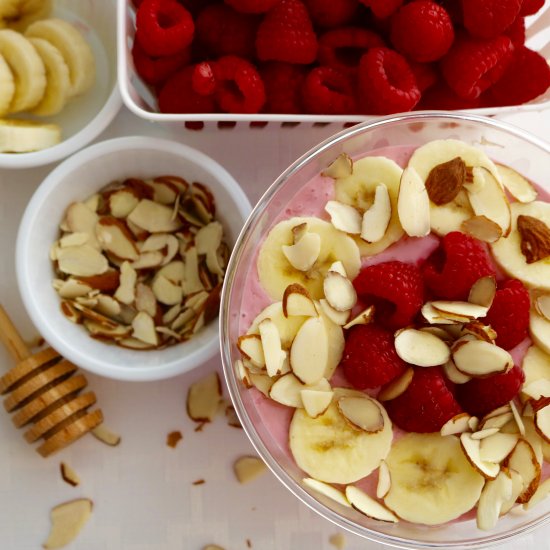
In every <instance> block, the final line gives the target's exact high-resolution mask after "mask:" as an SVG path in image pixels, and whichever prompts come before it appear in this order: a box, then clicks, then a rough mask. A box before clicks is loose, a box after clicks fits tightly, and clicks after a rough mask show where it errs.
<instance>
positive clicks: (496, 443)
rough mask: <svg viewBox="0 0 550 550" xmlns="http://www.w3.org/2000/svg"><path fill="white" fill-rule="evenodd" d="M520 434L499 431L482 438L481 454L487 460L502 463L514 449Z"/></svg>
mask: <svg viewBox="0 0 550 550" xmlns="http://www.w3.org/2000/svg"><path fill="white" fill-rule="evenodd" d="M517 442H518V436H517V435H514V434H503V433H500V432H499V431H498V430H497V433H494V434H493V435H491V436H489V437H486V438H484V439H482V440H481V443H480V445H479V456H480V458H481V460H484V461H486V462H496V463H498V464H500V463H501V462H502V461H503V460H504V459H505V458H506V457H507V456H508V455H509V454H510V453H511V452H512V451H513V449H514V447H515V446H516V443H517Z"/></svg>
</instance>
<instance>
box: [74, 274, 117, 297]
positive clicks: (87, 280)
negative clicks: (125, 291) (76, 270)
mask: <svg viewBox="0 0 550 550" xmlns="http://www.w3.org/2000/svg"><path fill="white" fill-rule="evenodd" d="M78 279H79V280H80V281H81V282H82V283H84V284H86V285H88V286H91V287H92V288H94V289H96V290H100V291H101V292H111V291H115V290H116V289H117V288H118V285H119V284H120V274H119V272H118V271H116V270H114V269H109V270H108V271H106V272H105V273H102V274H101V275H92V276H91V277H79V278H78Z"/></svg>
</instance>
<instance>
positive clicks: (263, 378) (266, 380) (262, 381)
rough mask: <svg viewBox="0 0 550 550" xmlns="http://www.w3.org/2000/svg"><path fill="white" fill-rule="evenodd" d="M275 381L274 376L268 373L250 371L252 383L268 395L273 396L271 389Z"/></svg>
mask: <svg viewBox="0 0 550 550" xmlns="http://www.w3.org/2000/svg"><path fill="white" fill-rule="evenodd" d="M274 382H275V381H274V380H273V378H271V377H270V376H267V374H257V373H253V372H251V373H250V383H251V384H252V385H253V386H254V387H255V388H256V389H257V390H258V391H259V392H261V393H263V394H264V395H265V396H266V397H271V395H270V390H271V387H272V386H273V384H274Z"/></svg>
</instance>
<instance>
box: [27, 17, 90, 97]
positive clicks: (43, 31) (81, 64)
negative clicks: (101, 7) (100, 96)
mask: <svg viewBox="0 0 550 550" xmlns="http://www.w3.org/2000/svg"><path fill="white" fill-rule="evenodd" d="M25 36H27V37H28V38H42V39H44V40H46V41H48V42H50V43H51V44H52V45H53V46H55V47H56V48H57V49H58V50H59V51H60V52H61V55H62V56H63V59H64V60H65V62H66V63H67V66H68V67H69V75H70V78H71V91H70V95H71V97H73V96H76V95H79V94H82V93H84V92H85V91H87V90H88V89H89V88H91V86H92V85H93V83H94V80H95V59H94V54H93V53H92V50H91V48H90V46H89V45H88V43H87V42H86V40H85V39H84V37H83V36H82V34H80V32H79V31H78V30H77V29H76V27H74V25H71V24H70V23H69V22H68V21H63V20H62V19H44V20H42V21H37V22H35V23H32V25H30V26H29V27H28V29H27V30H26V32H25Z"/></svg>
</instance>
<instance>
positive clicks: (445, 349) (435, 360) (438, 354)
mask: <svg viewBox="0 0 550 550" xmlns="http://www.w3.org/2000/svg"><path fill="white" fill-rule="evenodd" d="M394 344H395V351H396V352H397V355H399V357H401V359H403V361H406V362H407V363H411V364H412V365H417V366H419V367H434V366H437V365H444V364H445V363H446V362H447V361H448V360H449V357H450V354H451V351H450V349H449V346H448V345H447V344H446V343H445V342H443V340H441V339H440V338H438V337H437V336H434V335H433V334H430V333H429V332H423V331H421V330H417V329H412V328H411V329H404V330H402V331H400V332H398V334H397V335H396V337H395V341H394Z"/></svg>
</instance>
